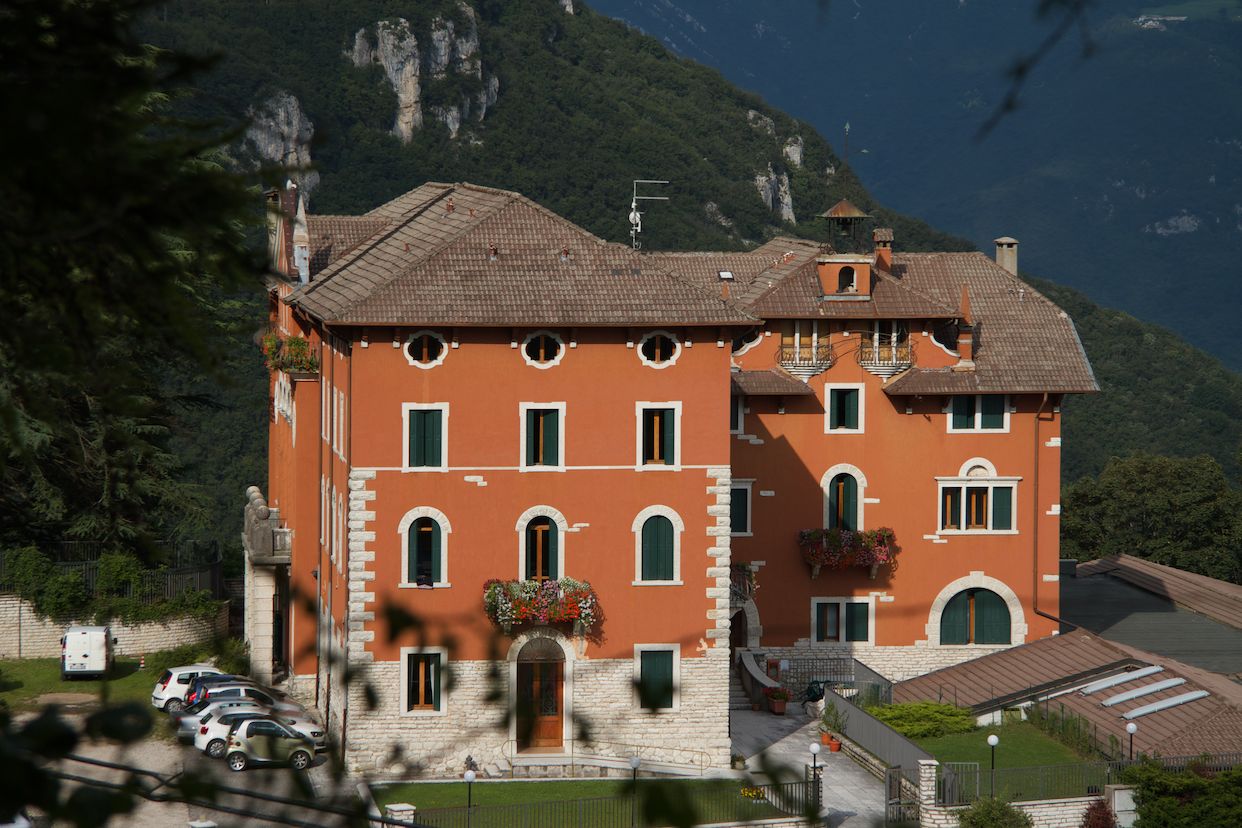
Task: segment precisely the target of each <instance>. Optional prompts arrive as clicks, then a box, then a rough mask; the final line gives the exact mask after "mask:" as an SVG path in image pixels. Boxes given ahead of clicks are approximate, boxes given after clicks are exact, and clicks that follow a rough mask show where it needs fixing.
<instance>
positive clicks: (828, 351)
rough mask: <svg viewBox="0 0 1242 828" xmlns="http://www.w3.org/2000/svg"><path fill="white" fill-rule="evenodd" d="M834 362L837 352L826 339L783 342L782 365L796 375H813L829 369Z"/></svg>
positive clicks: (804, 376) (806, 376)
mask: <svg viewBox="0 0 1242 828" xmlns="http://www.w3.org/2000/svg"><path fill="white" fill-rule="evenodd" d="M834 362H836V354H835V353H834V352H833V350H832V345H831V344H830V343H828V342H827V341H826V340H820V341H818V342H811V341H805V342H782V343H781V367H782V368H784V369H785V370H786V371H788V372H789V373H791V374H793V375H794V376H795V377H801V378H802V379H807V378H808V377H813V376H815V375H816V374H818V373H821V372H823V371H827V370H828V369H829V368H831V367H832V364H833V363H834Z"/></svg>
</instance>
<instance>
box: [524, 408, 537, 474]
mask: <svg viewBox="0 0 1242 828" xmlns="http://www.w3.org/2000/svg"><path fill="white" fill-rule="evenodd" d="M538 463H539V412H538V411H537V410H536V409H533V408H528V409H526V465H528V466H534V465H537V464H538Z"/></svg>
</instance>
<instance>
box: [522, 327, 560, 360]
mask: <svg viewBox="0 0 1242 828" xmlns="http://www.w3.org/2000/svg"><path fill="white" fill-rule="evenodd" d="M562 347H563V346H562V345H561V341H560V340H559V339H557V338H556V337H555V336H552V335H551V334H546V333H541V334H535V335H534V336H532V337H530V338H529V339H528V340H526V358H527V359H529V360H530V361H531V362H537V363H541V364H542V363H547V362H555V361H556V358H557V357H559V356H560V355H561V348H562Z"/></svg>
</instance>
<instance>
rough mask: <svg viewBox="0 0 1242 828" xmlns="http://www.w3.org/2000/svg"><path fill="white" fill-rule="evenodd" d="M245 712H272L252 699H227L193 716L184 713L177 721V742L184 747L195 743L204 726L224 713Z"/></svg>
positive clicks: (206, 706) (208, 706)
mask: <svg viewBox="0 0 1242 828" xmlns="http://www.w3.org/2000/svg"><path fill="white" fill-rule="evenodd" d="M243 710H264V711H267V712H269V713H270V712H271V711H270V710H268V709H267V708H266V707H264V706H263V705H261V704H259V703H258V702H256V701H252V700H251V699H225V700H224V701H219V702H215V703H213V704H207V705H204V706H203V707H202V708H201V709H200V710H197V711H195V712H194V713H193V714H192V715H190V714H186V713H183V714H182V715H181V717H180V718H178V719H177V741H178V742H180V743H181V744H183V745H188V744H191V743H193V741H194V737H195V735H197V734H198V730H199V728H200V727H202V726H203V725H205V724H207V723H208V722H211V721H213V720H214V719H217V718H219V717H220V716H221V715H222V714H224V713H236V712H241V711H243Z"/></svg>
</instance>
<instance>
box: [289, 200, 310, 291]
mask: <svg viewBox="0 0 1242 828" xmlns="http://www.w3.org/2000/svg"><path fill="white" fill-rule="evenodd" d="M293 266H294V268H295V269H296V270H297V272H298V281H299V282H301V283H302V284H306V283H307V282H309V281H310V231H309V229H308V228H307V226H306V202H305V201H303V200H302V193H301V191H300V190H299V191H298V212H297V215H296V216H294V219H293Z"/></svg>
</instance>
